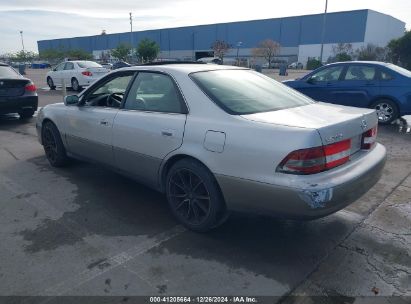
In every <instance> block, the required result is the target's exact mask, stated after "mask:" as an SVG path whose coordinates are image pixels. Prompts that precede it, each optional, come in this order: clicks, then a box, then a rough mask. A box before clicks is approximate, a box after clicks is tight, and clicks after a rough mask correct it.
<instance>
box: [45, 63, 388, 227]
mask: <svg viewBox="0 0 411 304" xmlns="http://www.w3.org/2000/svg"><path fill="white" fill-rule="evenodd" d="M377 122H378V121H377V116H376V113H375V111H374V110H371V109H360V108H351V107H344V106H339V105H332V104H325V103H319V102H315V101H313V100H311V99H309V98H307V97H305V96H304V95H302V94H300V93H298V92H296V91H294V90H292V89H290V88H288V87H286V86H284V85H282V84H280V83H278V82H277V81H275V80H273V79H271V78H269V77H266V76H264V75H262V74H260V73H257V72H254V71H251V70H248V69H242V68H234V67H227V66H217V65H204V64H162V65H151V66H138V67H132V68H125V69H121V70H116V71H113V72H111V73H110V74H108V75H106V76H105V77H103V78H102V79H100V80H99V81H98V82H96V83H94V84H93V85H92V86H91V87H89V88H88V89H87V90H85V91H83V92H82V93H81V94H79V95H78V96H77V95H73V96H68V97H66V99H65V103H64V104H63V103H60V104H53V105H48V106H46V107H44V108H42V109H41V111H40V112H39V114H38V120H37V131H38V136H39V140H40V142H41V143H42V145H43V146H44V150H45V153H46V156H47V158H48V160H49V162H50V164H51V165H53V166H63V165H65V164H66V163H67V160H68V158H70V157H74V158H80V159H86V160H90V161H93V162H97V163H101V164H104V165H106V166H108V167H111V168H113V169H115V170H117V171H118V172H121V173H123V174H126V175H128V176H131V177H133V178H134V179H136V180H137V181H139V182H141V183H143V184H146V185H147V186H149V187H152V188H154V189H156V190H158V191H161V192H164V193H165V194H166V196H167V200H168V203H169V206H170V209H171V211H172V213H173V214H174V216H175V217H176V218H177V219H178V220H179V221H180V222H181V223H182V224H184V225H185V226H186V227H188V228H189V229H192V230H195V231H207V230H209V229H211V228H213V227H216V226H217V225H219V224H221V223H222V222H223V221H224V219H225V218H226V217H227V214H228V213H229V211H231V210H239V211H244V212H255V213H260V214H264V215H273V216H277V217H283V218H296V219H314V218H319V217H323V216H326V215H328V214H331V213H334V212H336V211H338V210H340V209H342V208H344V207H345V206H347V205H348V204H350V203H351V202H353V201H355V200H356V199H358V198H359V197H360V196H361V195H363V194H364V193H366V192H367V191H368V190H369V189H370V188H371V187H372V186H373V185H374V184H375V183H376V182H377V181H378V179H379V178H380V176H381V174H382V170H383V167H384V164H385V159H386V150H385V148H384V146H382V145H381V144H379V143H377V142H376V134H377ZM136 207H137V206H136Z"/></svg>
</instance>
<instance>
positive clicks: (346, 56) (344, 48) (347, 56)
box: [327, 43, 354, 62]
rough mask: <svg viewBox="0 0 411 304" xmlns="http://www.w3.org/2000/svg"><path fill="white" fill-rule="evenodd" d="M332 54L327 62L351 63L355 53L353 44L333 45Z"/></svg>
mask: <svg viewBox="0 0 411 304" xmlns="http://www.w3.org/2000/svg"><path fill="white" fill-rule="evenodd" d="M332 54H333V56H331V57H330V58H328V60H327V62H336V61H350V60H352V58H353V55H354V51H353V48H352V44H351V43H338V44H336V45H333V47H332Z"/></svg>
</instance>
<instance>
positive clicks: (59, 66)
mask: <svg viewBox="0 0 411 304" xmlns="http://www.w3.org/2000/svg"><path fill="white" fill-rule="evenodd" d="M65 65H66V64H65V63H64V62H63V63H60V64H59V65H58V66H56V68H55V69H54V70H55V71H62V70H63V69H64V66H65Z"/></svg>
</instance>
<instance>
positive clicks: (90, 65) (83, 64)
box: [77, 61, 102, 69]
mask: <svg viewBox="0 0 411 304" xmlns="http://www.w3.org/2000/svg"><path fill="white" fill-rule="evenodd" d="M77 65H78V66H79V67H80V68H82V69H87V68H102V66H101V65H100V64H98V63H97V62H94V61H77Z"/></svg>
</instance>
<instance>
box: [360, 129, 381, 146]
mask: <svg viewBox="0 0 411 304" xmlns="http://www.w3.org/2000/svg"><path fill="white" fill-rule="evenodd" d="M377 130H378V126H375V127H374V128H372V129H369V130H368V131H366V132H364V133H363V134H362V140H361V149H364V150H370V149H371V148H372V147H373V146H374V145H375V142H376V140H377Z"/></svg>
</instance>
